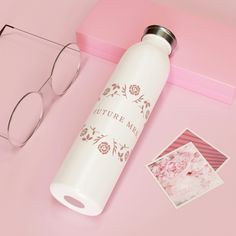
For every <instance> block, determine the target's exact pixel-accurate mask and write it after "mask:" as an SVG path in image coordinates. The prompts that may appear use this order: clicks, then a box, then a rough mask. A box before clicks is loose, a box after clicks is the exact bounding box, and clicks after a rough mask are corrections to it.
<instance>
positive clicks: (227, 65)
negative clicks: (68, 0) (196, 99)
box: [77, 0, 236, 104]
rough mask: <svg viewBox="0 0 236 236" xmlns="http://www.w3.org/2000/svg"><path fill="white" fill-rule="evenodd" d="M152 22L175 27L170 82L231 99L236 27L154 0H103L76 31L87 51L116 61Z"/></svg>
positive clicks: (235, 91)
mask: <svg viewBox="0 0 236 236" xmlns="http://www.w3.org/2000/svg"><path fill="white" fill-rule="evenodd" d="M151 24H159V25H163V26H165V27H167V28H169V29H170V30H172V31H173V32H174V33H175V35H176V37H177V40H178V47H177V50H176V51H175V53H174V54H173V57H172V59H171V60H172V69H171V75H170V78H169V82H170V83H172V84H175V85H178V86H180V87H183V88H186V89H189V90H192V91H195V92H198V93H200V94H203V95H205V96H208V97H211V98H213V99H216V100H219V101H222V102H225V103H228V104H231V103H232V102H233V99H234V97H235V94H236V79H235V70H234V68H235V61H236V44H235V42H236V29H235V28H233V27H230V26H228V25H225V24H222V23H220V22H215V21H212V20H210V19H208V18H203V17H199V16H194V15H191V14H189V13H188V12H185V11H181V10H179V9H176V8H171V7H167V6H164V5H160V4H157V3H156V2H154V1H152V0H139V1H136V0H119V1H113V0H100V1H98V3H97V4H96V6H95V7H94V9H93V10H92V11H91V12H90V14H89V15H88V17H87V18H86V19H85V20H84V21H83V23H82V24H81V25H80V26H79V28H78V30H77V41H78V43H79V45H80V48H81V50H82V51H85V52H87V53H90V54H93V55H95V56H98V57H101V58H103V59H106V60H109V61H112V62H114V63H117V62H118V61H119V59H120V57H121V56H122V54H123V53H124V51H125V50H126V49H127V48H128V47H129V46H131V45H132V44H134V43H136V42H138V41H140V38H141V36H142V33H143V30H144V29H145V27H146V26H148V25H151Z"/></svg>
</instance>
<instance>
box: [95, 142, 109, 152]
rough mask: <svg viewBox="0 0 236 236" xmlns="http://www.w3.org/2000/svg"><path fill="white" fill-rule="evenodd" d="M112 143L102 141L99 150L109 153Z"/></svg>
mask: <svg viewBox="0 0 236 236" xmlns="http://www.w3.org/2000/svg"><path fill="white" fill-rule="evenodd" d="M110 148H111V147H110V145H109V144H108V143H107V142H102V143H100V144H99V145H98V150H99V151H100V152H101V153H102V154H107V153H108V152H109V151H110Z"/></svg>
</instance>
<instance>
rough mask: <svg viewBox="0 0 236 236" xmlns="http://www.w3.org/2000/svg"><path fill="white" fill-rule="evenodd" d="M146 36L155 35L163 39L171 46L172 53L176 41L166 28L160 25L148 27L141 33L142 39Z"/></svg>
mask: <svg viewBox="0 0 236 236" xmlns="http://www.w3.org/2000/svg"><path fill="white" fill-rule="evenodd" d="M147 34H155V35H158V36H160V37H162V38H164V39H165V40H166V41H167V42H168V43H169V44H170V46H171V50H172V51H173V50H174V48H175V47H176V45H177V40H176V37H175V35H174V34H173V33H172V32H171V31H170V30H168V29H167V28H165V27H163V26H160V25H149V26H148V27H147V28H146V29H145V30H144V33H143V37H144V36H145V35H147ZM143 37H142V38H143Z"/></svg>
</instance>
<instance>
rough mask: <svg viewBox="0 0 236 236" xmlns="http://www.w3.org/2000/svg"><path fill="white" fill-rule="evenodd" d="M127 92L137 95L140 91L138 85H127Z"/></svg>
mask: <svg viewBox="0 0 236 236" xmlns="http://www.w3.org/2000/svg"><path fill="white" fill-rule="evenodd" d="M129 92H130V93H131V94H132V95H135V96H137V95H139V92H140V87H139V86H138V85H130V87H129Z"/></svg>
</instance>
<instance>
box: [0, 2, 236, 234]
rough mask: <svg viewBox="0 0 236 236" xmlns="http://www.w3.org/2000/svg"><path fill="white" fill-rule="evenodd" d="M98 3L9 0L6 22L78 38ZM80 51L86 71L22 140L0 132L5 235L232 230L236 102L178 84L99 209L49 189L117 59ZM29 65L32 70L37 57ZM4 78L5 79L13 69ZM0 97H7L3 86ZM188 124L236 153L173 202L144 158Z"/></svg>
mask: <svg viewBox="0 0 236 236" xmlns="http://www.w3.org/2000/svg"><path fill="white" fill-rule="evenodd" d="M94 2H95V1H94V0H93V1H92V0H91V1H88V0H87V1H85V0H80V1H78V0H69V1H68V0H62V1H60V2H59V1H54V0H53V1H50V3H49V2H48V1H46V0H43V1H29V0H22V1H20V2H19V1H18V2H17V1H12V0H10V1H2V2H1V3H2V7H1V8H0V16H1V17H0V24H1V25H3V24H5V23H6V22H7V23H10V24H14V25H16V26H18V27H22V28H24V29H27V30H29V31H31V32H34V33H37V34H40V35H42V36H46V37H47V38H50V39H53V40H55V41H58V42H61V43H66V42H68V41H75V30H76V28H77V27H78V24H79V23H80V22H81V21H82V19H83V17H84V16H85V15H86V14H87V13H88V11H89V8H90V7H91V6H92V5H93V3H94ZM222 4H224V3H222ZM3 6H5V8H4V7H3ZM0 43H1V41H0ZM223 46H224V45H222V47H223ZM82 60H83V69H82V71H81V74H80V77H79V79H78V80H77V81H76V83H75V84H74V85H73V87H72V88H71V89H70V91H69V92H68V94H66V95H65V96H64V97H63V98H61V99H60V100H57V101H55V103H54V104H53V105H52V107H51V109H50V111H49V112H48V114H47V116H46V118H45V120H44V121H43V123H42V125H41V126H40V128H39V129H38V131H37V132H36V133H35V135H34V136H33V138H32V139H31V140H30V141H29V143H27V145H26V146H25V147H24V148H22V149H20V150H14V149H12V148H10V147H9V146H8V144H7V143H5V142H4V141H0V186H1V190H0V191H1V192H0V193H1V194H0V209H1V211H0V234H1V235H8V236H15V235H19V236H32V235H34V236H42V235H46V236H47V235H57V236H62V235H72V236H73V235H86V236H90V235H96V236H99V235H140V236H141V235H165V236H171V235H173V234H174V235H182V236H187V235H192V236H197V235H202V236H205V235H206V236H210V235H215V236H222V235H228V236H235V235H236V225H235V219H236V203H235V199H236V188H235V187H236V186H235V185H236V184H235V179H236V172H235V165H236V159H235V155H236V149H235V140H236V125H235V123H236V122H235V121H236V103H235V102H234V103H233V105H231V106H229V105H225V104H222V103H220V102H217V101H214V100H212V99H209V98H206V97H204V96H201V95H198V94H195V93H192V92H190V91H187V90H185V89H182V88H178V87H175V86H173V85H167V86H166V88H165V90H164V91H163V94H162V96H161V98H160V100H159V102H158V104H157V106H156V108H155V109H154V111H153V114H152V116H151V117H150V122H149V123H148V124H147V126H146V129H145V131H144V133H143V135H142V136H141V138H140V140H139V142H138V145H137V148H136V149H135V151H134V152H133V155H132V158H131V160H130V161H129V163H128V164H127V168H126V170H125V171H124V173H123V175H122V177H121V179H120V181H119V184H118V186H117V188H116V189H115V191H114V193H113V195H112V198H111V199H110V201H109V203H108V205H107V207H106V209H105V211H104V213H103V214H102V215H101V216H98V217H93V218H92V217H86V216H82V215H79V214H77V213H74V212H72V211H71V210H68V209H67V208H65V207H64V206H62V205H60V204H59V203H58V202H56V201H55V200H54V199H53V198H52V196H51V195H50V193H49V185H50V183H51V181H52V178H53V177H54V175H55V173H56V171H57V169H58V167H59V165H60V164H61V162H62V160H63V159H64V157H65V155H66V153H67V151H68V149H69V147H70V145H71V144H72V142H73V140H74V138H75V136H76V135H77V134H78V132H79V129H80V128H81V126H82V124H83V122H84V121H85V119H86V117H87V115H88V114H89V111H90V109H91V108H92V107H93V104H94V102H95V101H96V99H97V96H98V94H99V93H100V91H101V90H102V88H103V86H104V85H105V82H106V80H107V79H108V78H109V75H110V74H111V72H112V70H113V69H114V66H115V65H114V64H112V63H110V62H106V61H104V60H101V59H98V58H96V57H93V56H89V55H87V54H84V53H83V54H82ZM1 63H2V62H1ZM32 63H33V62H32ZM225 69H226V70H227V68H225ZM28 70H29V72H31V73H33V71H32V68H31V67H30V66H29V68H28ZM37 77H38V76H37ZM0 81H1V83H3V84H6V83H7V74H6V73H4V74H1V78H0ZM18 83H19V82H18ZM19 84H20V83H19ZM88 93H89V97H88V96H87V94H88ZM10 95H11V94H10V92H9V94H8V96H10ZM0 96H1V99H5V101H7V98H6V97H4V96H5V94H4V96H3V94H0ZM6 96H7V95H6ZM85 98H86V99H85ZM7 105H8V104H7V102H6V104H5V105H4V106H2V107H1V113H3V111H4V109H5V108H6V107H7ZM186 127H188V128H190V129H192V130H194V131H195V132H196V133H198V134H199V135H201V136H202V137H203V138H204V139H206V140H207V141H209V143H211V144H213V145H214V146H216V147H217V148H219V149H220V150H221V151H222V152H224V153H225V154H227V155H228V156H230V157H231V159H230V160H229V162H228V163H227V164H226V165H225V166H224V167H223V168H222V169H221V170H220V171H219V175H220V176H221V177H222V179H223V180H224V182H225V183H224V184H223V185H222V186H220V187H218V188H217V189H214V190H213V191H211V192H209V193H207V194H206V195H205V196H204V197H201V198H199V199H197V200H195V201H193V202H192V203H190V204H188V205H186V206H184V207H183V208H181V209H179V210H176V209H174V207H173V206H172V205H171V203H170V202H169V200H168V199H167V198H166V196H165V194H163V192H162V190H161V189H160V188H158V186H157V185H156V182H155V181H154V180H153V178H152V177H151V176H150V173H148V171H147V169H146V167H145V164H147V163H149V162H150V161H151V160H152V159H153V158H154V156H155V155H157V154H159V152H160V151H161V150H162V149H163V148H164V147H166V145H167V144H169V142H170V141H172V140H173V138H174V137H176V136H177V135H178V134H179V133H180V132H181V131H183V129H184V128H186Z"/></svg>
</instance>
